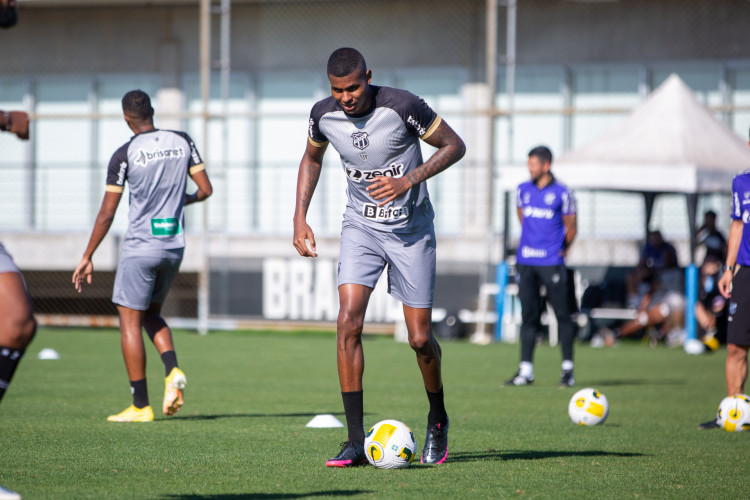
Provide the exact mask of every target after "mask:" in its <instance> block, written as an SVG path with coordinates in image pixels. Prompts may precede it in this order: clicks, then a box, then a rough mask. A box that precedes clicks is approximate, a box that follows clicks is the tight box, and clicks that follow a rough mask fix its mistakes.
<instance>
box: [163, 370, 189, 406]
mask: <svg viewBox="0 0 750 500" xmlns="http://www.w3.org/2000/svg"><path fill="white" fill-rule="evenodd" d="M185 385H187V378H186V377H185V374H184V373H182V370H180V369H179V368H172V371H171V372H169V375H168V376H167V378H166V379H164V406H163V410H164V414H165V415H166V416H168V417H171V416H172V415H174V414H175V413H177V412H178V411H179V410H180V408H182V403H183V402H182V390H183V389H184V388H185Z"/></svg>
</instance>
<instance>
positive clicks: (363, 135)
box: [352, 132, 370, 149]
mask: <svg viewBox="0 0 750 500" xmlns="http://www.w3.org/2000/svg"><path fill="white" fill-rule="evenodd" d="M352 144H353V145H354V147H355V148H357V149H365V148H366V147H367V146H369V145H370V138H369V137H367V132H354V133H353V134H352Z"/></svg>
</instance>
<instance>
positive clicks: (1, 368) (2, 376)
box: [0, 346, 25, 400]
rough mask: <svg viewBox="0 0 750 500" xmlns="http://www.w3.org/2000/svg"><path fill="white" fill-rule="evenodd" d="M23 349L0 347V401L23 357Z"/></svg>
mask: <svg viewBox="0 0 750 500" xmlns="http://www.w3.org/2000/svg"><path fill="white" fill-rule="evenodd" d="M24 351H25V350H24V349H15V348H12V347H3V346H0V400H2V399H3V396H4V395H5V391H6V390H7V389H8V386H9V385H10V379H12V378H13V373H15V371H16V368H17V367H18V363H19V362H20V361H21V358H22V357H23V353H24Z"/></svg>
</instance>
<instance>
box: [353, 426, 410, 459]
mask: <svg viewBox="0 0 750 500" xmlns="http://www.w3.org/2000/svg"><path fill="white" fill-rule="evenodd" d="M365 455H367V461H368V462H370V463H371V464H372V465H374V466H375V467H378V468H380V469H403V468H404V467H409V465H411V463H412V461H413V460H414V457H416V455H417V440H416V439H414V433H413V432H412V431H411V429H410V428H409V426H408V425H406V424H405V423H403V422H399V421H398V420H382V421H380V422H378V423H377V424H375V425H373V426H372V427H370V430H369V431H367V435H366V436H365Z"/></svg>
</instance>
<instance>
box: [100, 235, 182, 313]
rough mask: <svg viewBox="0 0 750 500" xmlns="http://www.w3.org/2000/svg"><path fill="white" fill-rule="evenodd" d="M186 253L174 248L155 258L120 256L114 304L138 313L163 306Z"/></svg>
mask: <svg viewBox="0 0 750 500" xmlns="http://www.w3.org/2000/svg"><path fill="white" fill-rule="evenodd" d="M183 253H184V249H183V248H175V249H172V250H162V251H161V253H155V254H132V253H126V252H123V253H122V254H120V261H119V262H118V263H117V274H115V285H114V288H113V290H112V302H114V303H115V304H117V305H120V306H123V307H127V308H130V309H135V310H136V311H145V310H147V309H148V307H149V305H151V304H154V303H156V304H163V303H164V301H165V300H166V298H167V293H168V292H169V288H170V287H171V286H172V282H173V281H174V278H175V276H177V273H178V272H179V270H180V264H181V263H182V256H183Z"/></svg>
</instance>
